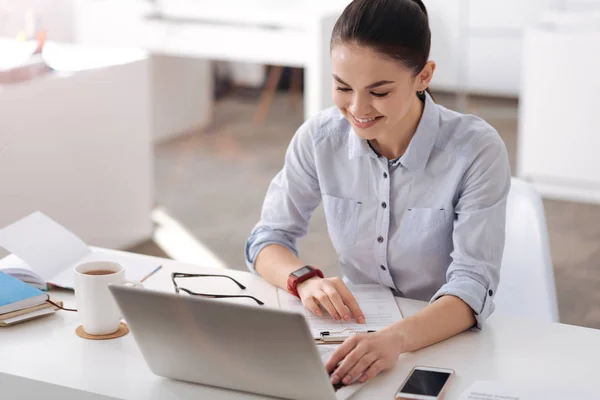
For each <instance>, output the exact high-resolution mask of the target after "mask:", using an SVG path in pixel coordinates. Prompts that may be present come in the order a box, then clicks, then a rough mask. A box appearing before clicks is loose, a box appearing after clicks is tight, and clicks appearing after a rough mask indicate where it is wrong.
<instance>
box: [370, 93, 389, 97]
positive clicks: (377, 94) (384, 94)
mask: <svg viewBox="0 0 600 400" xmlns="http://www.w3.org/2000/svg"><path fill="white" fill-rule="evenodd" d="M371 94H372V95H373V96H375V97H385V96H387V95H388V94H390V92H386V93H375V92H371Z"/></svg>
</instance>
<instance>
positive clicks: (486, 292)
mask: <svg viewBox="0 0 600 400" xmlns="http://www.w3.org/2000/svg"><path fill="white" fill-rule="evenodd" d="M447 295H450V296H455V297H458V298H459V299H461V300H462V301H464V302H465V303H467V305H468V306H469V307H471V309H472V310H473V314H474V315H475V319H476V324H475V325H474V326H473V327H472V329H473V328H474V329H476V330H481V328H482V327H483V323H484V322H485V320H486V319H487V318H488V317H489V316H490V315H491V314H492V313H493V312H494V301H493V296H494V291H493V289H491V288H489V287H486V286H484V285H483V284H482V283H480V282H479V281H477V280H475V279H473V278H471V277H468V276H461V277H454V278H453V279H452V280H451V281H450V282H448V283H446V284H445V285H444V286H442V287H441V288H440V290H438V292H437V293H436V294H435V295H434V296H433V298H432V299H431V302H430V303H433V302H434V301H436V300H437V299H439V298H440V297H442V296H447Z"/></svg>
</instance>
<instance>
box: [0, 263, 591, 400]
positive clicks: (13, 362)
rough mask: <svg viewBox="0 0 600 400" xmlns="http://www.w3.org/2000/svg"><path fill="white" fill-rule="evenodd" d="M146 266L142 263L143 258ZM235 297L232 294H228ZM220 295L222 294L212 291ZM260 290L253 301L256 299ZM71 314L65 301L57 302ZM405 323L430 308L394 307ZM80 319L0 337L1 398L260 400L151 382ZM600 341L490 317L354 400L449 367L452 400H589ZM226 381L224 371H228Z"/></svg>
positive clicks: (133, 352) (561, 328)
mask: <svg viewBox="0 0 600 400" xmlns="http://www.w3.org/2000/svg"><path fill="white" fill-rule="evenodd" d="M139 257H145V256H139ZM156 261H157V262H159V263H162V265H163V269H161V270H160V271H159V272H158V273H156V274H155V275H153V276H152V277H151V278H149V279H148V280H147V281H146V282H145V286H146V287H147V288H151V289H158V290H167V291H173V287H172V283H171V280H170V273H171V272H173V271H178V272H201V271H205V272H226V273H227V274H231V276H234V277H237V275H240V274H242V273H240V272H239V271H233V270H222V269H221V270H215V269H212V268H206V267H198V266H194V265H189V264H182V263H179V262H176V261H170V260H163V259H156ZM241 279H242V282H244V283H246V284H247V286H248V292H251V293H253V294H254V295H256V296H257V297H259V298H262V299H263V300H264V301H265V302H267V303H272V302H273V299H271V298H268V296H267V297H265V296H266V295H265V293H264V292H263V293H260V291H259V290H257V288H259V287H261V286H262V287H264V285H265V282H264V281H262V280H261V279H260V278H259V277H254V276H251V277H248V276H244V277H242V278H241ZM228 288H229V286H228ZM214 289H215V290H219V287H218V284H216V283H215V287H214ZM253 289H254V291H253ZM53 295H54V296H55V297H57V298H60V299H61V300H63V301H65V302H66V305H67V306H73V305H74V298H73V295H72V294H71V293H69V292H60V293H55V294H53ZM398 305H399V306H400V309H401V311H402V313H403V315H404V316H405V317H406V316H409V315H411V314H413V313H415V312H416V311H418V310H419V309H421V308H422V307H423V306H425V303H423V302H419V301H414V300H408V299H398ZM78 325H79V321H78V318H77V314H75V313H69V312H62V311H61V312H58V313H57V314H56V315H54V316H51V317H47V318H42V319H38V320H35V321H29V322H26V323H23V324H20V325H15V326H13V327H10V328H4V329H0V355H1V356H0V388H1V390H2V393H1V396H0V397H2V398H9V399H12V398H19V399H36V400H37V399H39V398H61V399H78V400H79V399H83V400H87V399H91V400H96V399H97V400H99V399H107V398H108V399H161V400H170V399H173V400H175V399H178V400H180V399H218V400H225V399H262V398H265V397H263V396H258V395H251V394H248V393H241V392H236V391H230V390H225V389H220V388H214V387H208V386H203V385H196V384H191V383H186V382H179V381H174V380H170V379H165V378H161V377H158V376H155V375H153V374H152V373H151V372H150V370H149V369H148V367H147V366H146V363H145V362H144V359H143V357H142V354H141V353H140V351H139V349H138V346H137V345H136V343H135V341H134V339H133V336H132V335H131V334H128V335H126V336H124V337H123V338H120V339H115V340H109V341H90V340H84V339H81V338H79V337H77V336H76V335H75V328H76V327H77V326H78ZM599 359H600V331H598V330H594V329H587V328H580V327H575V326H569V325H562V324H543V323H536V322H529V321H524V320H518V319H513V318H507V317H501V316H492V317H491V318H490V319H489V321H488V324H487V325H486V327H485V330H484V331H482V332H465V333H463V334H461V335H458V336H456V337H454V338H452V339H449V340H447V341H445V342H443V343H440V344H437V345H434V346H431V347H429V348H426V349H423V350H421V351H418V352H415V353H412V354H405V355H403V356H401V358H400V360H399V362H398V364H397V366H396V367H395V368H394V369H392V370H391V371H389V372H387V373H384V374H382V375H380V376H378V377H377V378H375V379H374V380H373V381H372V382H371V383H370V384H368V385H366V386H365V388H364V389H362V390H361V391H359V392H358V393H357V394H356V396H355V397H353V398H355V399H357V400H361V399H373V398H385V399H391V398H392V397H393V394H394V393H395V390H396V389H397V388H398V386H399V385H400V384H401V382H402V381H403V379H404V378H405V377H406V376H407V374H408V373H409V371H410V369H411V368H412V367H413V366H414V365H431V366H437V367H449V368H453V369H455V370H456V373H457V377H456V380H455V381H454V383H453V384H452V387H451V390H450V391H449V393H448V397H447V399H448V400H457V399H458V398H459V396H460V393H461V392H462V391H464V390H465V389H466V388H467V387H468V386H469V385H470V384H471V383H472V382H474V381H476V380H500V381H506V382H517V383H523V382H525V383H527V384H530V385H531V384H533V385H540V386H544V387H553V386H557V385H561V386H566V387H572V388H577V389H580V390H588V391H593V390H595V389H597V377H596V375H597V374H596V372H595V371H596V370H597V368H596V367H597V360H599ZM223 373H226V371H223Z"/></svg>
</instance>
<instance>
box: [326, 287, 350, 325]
mask: <svg viewBox="0 0 600 400" xmlns="http://www.w3.org/2000/svg"><path fill="white" fill-rule="evenodd" d="M323 291H324V292H325V293H326V294H327V296H328V297H329V300H330V301H331V303H332V304H333V307H335V309H336V311H337V313H338V314H339V315H340V318H341V319H343V320H344V321H346V322H349V321H350V311H348V307H346V305H345V304H344V300H343V299H342V296H340V294H339V293H338V291H337V290H336V288H335V287H333V286H331V287H326V288H325V289H323Z"/></svg>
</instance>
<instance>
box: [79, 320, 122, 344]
mask: <svg viewBox="0 0 600 400" xmlns="http://www.w3.org/2000/svg"><path fill="white" fill-rule="evenodd" d="M75 333H76V334H77V336H79V337H82V338H84V339H90V340H107V339H116V338H119V337H121V336H125V335H127V334H128V333H129V327H128V326H127V324H126V323H125V322H121V323H120V324H119V329H117V330H116V332H113V333H110V334H108V335H90V334H89V333H86V332H85V331H84V330H83V326H81V325H79V326H78V327H77V329H75Z"/></svg>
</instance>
